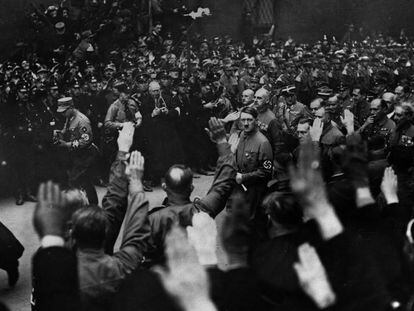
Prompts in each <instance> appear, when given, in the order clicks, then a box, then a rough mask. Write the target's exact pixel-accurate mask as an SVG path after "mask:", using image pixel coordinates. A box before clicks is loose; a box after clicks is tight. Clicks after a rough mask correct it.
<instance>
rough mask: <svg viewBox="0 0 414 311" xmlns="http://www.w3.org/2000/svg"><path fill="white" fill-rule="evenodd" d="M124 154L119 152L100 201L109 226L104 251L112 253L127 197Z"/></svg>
mask: <svg viewBox="0 0 414 311" xmlns="http://www.w3.org/2000/svg"><path fill="white" fill-rule="evenodd" d="M124 161H126V153H125V152H121V151H119V152H118V154H117V157H116V159H115V161H114V163H113V164H112V166H111V171H110V173H109V184H108V188H107V192H106V194H105V196H104V198H103V199H102V208H103V210H104V211H105V214H106V218H107V220H108V224H109V230H108V235H107V238H106V242H105V243H106V244H105V251H106V252H107V253H108V254H112V253H113V248H114V245H115V241H116V238H117V237H118V234H119V231H120V229H121V225H122V221H123V220H124V216H125V212H126V206H127V196H128V180H127V179H126V176H125V163H124Z"/></svg>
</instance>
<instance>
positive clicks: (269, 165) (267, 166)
mask: <svg viewBox="0 0 414 311" xmlns="http://www.w3.org/2000/svg"><path fill="white" fill-rule="evenodd" d="M263 168H265V169H267V170H270V169H271V168H272V161H270V160H266V161H264V162H263Z"/></svg>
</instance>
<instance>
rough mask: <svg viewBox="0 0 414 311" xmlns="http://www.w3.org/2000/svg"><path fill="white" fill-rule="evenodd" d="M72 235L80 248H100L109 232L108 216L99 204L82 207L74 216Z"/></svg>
mask: <svg viewBox="0 0 414 311" xmlns="http://www.w3.org/2000/svg"><path fill="white" fill-rule="evenodd" d="M72 223H73V227H72V237H73V238H74V239H75V240H76V243H77V246H78V247H79V248H92V249H100V248H102V247H103V245H104V241H105V237H106V232H107V228H108V225H107V218H106V215H105V213H104V211H103V210H102V209H101V208H100V207H98V206H89V207H87V208H84V209H80V210H78V211H76V212H75V213H74V214H73V217H72Z"/></svg>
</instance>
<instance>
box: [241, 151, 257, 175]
mask: <svg viewBox="0 0 414 311" xmlns="http://www.w3.org/2000/svg"><path fill="white" fill-rule="evenodd" d="M244 158H245V163H244V168H245V170H246V171H248V172H250V171H253V170H255V169H256V168H257V166H258V163H257V162H258V158H259V154H258V153H257V152H255V151H246V152H245V154H244Z"/></svg>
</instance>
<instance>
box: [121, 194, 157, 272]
mask: <svg viewBox="0 0 414 311" xmlns="http://www.w3.org/2000/svg"><path fill="white" fill-rule="evenodd" d="M150 232H151V230H150V225H149V220H148V201H147V200H146V198H145V193H144V192H143V191H140V192H137V193H132V194H129V196H128V208H127V212H126V215H125V228H124V232H123V237H122V244H121V247H120V250H119V252H117V253H115V255H114V257H115V258H117V259H118V262H119V264H120V271H121V272H122V273H123V274H124V276H125V275H126V274H128V273H131V272H132V271H133V270H134V269H135V268H136V267H137V266H138V265H139V263H140V262H141V261H142V257H143V254H144V252H145V250H146V244H147V241H148V238H149V236H150Z"/></svg>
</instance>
